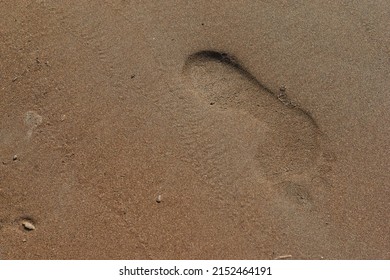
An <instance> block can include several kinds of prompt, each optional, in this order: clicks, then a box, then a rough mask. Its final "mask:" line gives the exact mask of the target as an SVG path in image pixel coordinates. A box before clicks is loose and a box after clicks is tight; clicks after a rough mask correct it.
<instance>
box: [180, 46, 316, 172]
mask: <svg viewBox="0 0 390 280" xmlns="http://www.w3.org/2000/svg"><path fill="white" fill-rule="evenodd" d="M183 75H184V77H185V80H186V83H188V85H189V87H190V88H191V89H192V91H193V93H194V94H195V95H196V96H197V97H198V98H199V101H200V102H203V104H204V106H210V105H212V108H213V109H214V110H219V111H226V112H227V113H228V112H229V110H235V111H236V112H241V113H243V114H244V115H245V114H246V115H249V116H251V117H253V118H255V119H256V120H257V121H258V122H259V124H260V123H261V127H266V128H267V133H266V136H265V137H263V138H261V139H258V151H257V154H256V155H255V158H256V159H257V161H258V162H259V165H260V168H261V169H262V170H263V172H264V173H265V174H266V175H267V176H268V177H275V176H276V177H279V176H282V175H283V174H289V175H290V174H300V173H303V172H307V171H308V170H309V169H311V168H312V167H313V164H314V163H315V161H316V159H317V157H318V155H319V143H318V141H319V129H318V127H317V125H316V123H315V121H314V119H313V118H312V117H311V116H310V114H309V113H308V112H306V111H305V110H303V109H301V108H299V107H298V106H296V105H294V103H293V102H291V101H290V100H289V99H288V98H287V97H286V95H285V94H283V98H280V95H278V94H275V93H274V92H272V91H271V90H270V89H269V88H268V87H266V86H265V85H263V84H262V83H261V82H260V81H259V80H258V79H256V77H255V76H254V75H252V74H251V73H250V72H249V71H247V70H246V69H245V68H244V67H243V66H242V65H241V64H240V63H239V62H238V60H237V59H236V58H234V57H233V56H231V55H229V54H226V53H223V52H217V51H201V52H197V53H195V54H192V55H190V56H189V57H188V59H187V61H186V63H185V65H184V68H183ZM259 127H260V125H259ZM254 135H255V134H254Z"/></svg>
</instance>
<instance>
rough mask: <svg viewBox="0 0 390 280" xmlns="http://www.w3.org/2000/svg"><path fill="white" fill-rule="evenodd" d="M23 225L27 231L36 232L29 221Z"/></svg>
mask: <svg viewBox="0 0 390 280" xmlns="http://www.w3.org/2000/svg"><path fill="white" fill-rule="evenodd" d="M22 225H23V227H24V228H25V229H26V230H35V226H34V225H33V224H32V223H30V222H28V221H24V222H22Z"/></svg>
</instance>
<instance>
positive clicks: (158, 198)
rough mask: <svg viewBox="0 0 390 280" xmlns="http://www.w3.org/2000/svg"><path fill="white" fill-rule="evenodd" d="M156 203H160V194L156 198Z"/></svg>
mask: <svg viewBox="0 0 390 280" xmlns="http://www.w3.org/2000/svg"><path fill="white" fill-rule="evenodd" d="M156 202H157V203H160V202H161V194H159V195H158V196H157V199H156Z"/></svg>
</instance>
